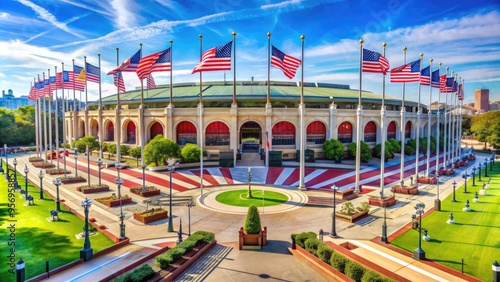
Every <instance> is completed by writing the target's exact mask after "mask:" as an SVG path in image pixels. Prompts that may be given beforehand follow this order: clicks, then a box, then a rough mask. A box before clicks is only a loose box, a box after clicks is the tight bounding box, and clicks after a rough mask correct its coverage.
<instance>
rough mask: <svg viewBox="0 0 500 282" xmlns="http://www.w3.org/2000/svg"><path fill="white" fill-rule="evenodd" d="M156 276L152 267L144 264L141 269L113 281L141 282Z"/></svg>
mask: <svg viewBox="0 0 500 282" xmlns="http://www.w3.org/2000/svg"><path fill="white" fill-rule="evenodd" d="M154 275H155V271H154V270H153V269H152V268H151V266H149V265H147V264H144V265H142V266H141V267H139V268H137V269H135V270H134V271H132V272H129V273H127V274H124V275H122V276H119V277H117V278H115V279H113V280H111V281H112V282H140V281H146V280H148V279H149V278H151V277H153V276H154Z"/></svg>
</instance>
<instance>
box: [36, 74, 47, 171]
mask: <svg viewBox="0 0 500 282" xmlns="http://www.w3.org/2000/svg"><path fill="white" fill-rule="evenodd" d="M42 78H43V81H45V72H42ZM38 81H40V77H39V78H38ZM42 97H43V130H42V131H43V137H44V143H45V144H44V146H43V147H44V149H45V150H44V159H45V162H47V146H48V145H47V131H48V129H47V105H46V101H45V100H46V99H45V93H44V89H42Z"/></svg>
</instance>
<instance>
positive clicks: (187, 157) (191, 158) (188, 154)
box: [181, 143, 200, 163]
mask: <svg viewBox="0 0 500 282" xmlns="http://www.w3.org/2000/svg"><path fill="white" fill-rule="evenodd" d="M181 157H182V159H183V160H184V161H185V162H187V163H194V162H199V161H200V147H198V145H196V144H191V143H187V144H186V145H184V147H183V148H182V150H181Z"/></svg>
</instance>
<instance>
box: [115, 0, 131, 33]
mask: <svg viewBox="0 0 500 282" xmlns="http://www.w3.org/2000/svg"><path fill="white" fill-rule="evenodd" d="M110 4H111V7H113V10H114V14H115V17H114V21H115V26H116V27H118V28H129V27H134V26H135V25H136V14H135V13H133V12H132V11H131V10H133V9H134V7H133V3H132V2H130V1H122V0H112V1H111V2H110Z"/></svg>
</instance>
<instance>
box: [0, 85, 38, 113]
mask: <svg viewBox="0 0 500 282" xmlns="http://www.w3.org/2000/svg"><path fill="white" fill-rule="evenodd" d="M34 104H35V103H34V102H33V101H30V100H29V99H28V96H21V97H14V93H13V92H12V90H11V89H9V90H7V93H5V90H2V97H0V107H3V108H7V109H9V110H15V109H17V108H19V107H22V106H26V105H34Z"/></svg>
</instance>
